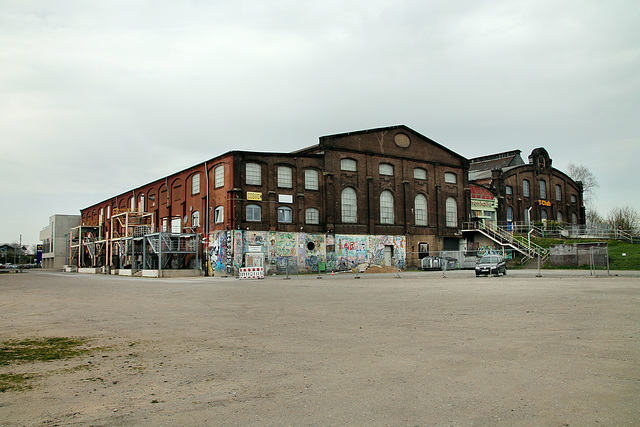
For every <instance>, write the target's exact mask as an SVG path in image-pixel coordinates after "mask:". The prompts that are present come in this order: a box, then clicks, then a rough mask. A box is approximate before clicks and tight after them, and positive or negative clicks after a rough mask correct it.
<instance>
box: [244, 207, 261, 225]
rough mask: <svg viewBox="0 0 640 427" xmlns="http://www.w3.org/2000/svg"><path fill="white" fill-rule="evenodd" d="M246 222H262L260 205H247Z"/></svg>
mask: <svg viewBox="0 0 640 427" xmlns="http://www.w3.org/2000/svg"><path fill="white" fill-rule="evenodd" d="M246 213H247V221H252V222H260V221H262V208H261V207H260V205H247V207H246Z"/></svg>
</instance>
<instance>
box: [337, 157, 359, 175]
mask: <svg viewBox="0 0 640 427" xmlns="http://www.w3.org/2000/svg"><path fill="white" fill-rule="evenodd" d="M340 170H343V171H353V172H355V170H356V161H355V160H353V159H342V160H340Z"/></svg>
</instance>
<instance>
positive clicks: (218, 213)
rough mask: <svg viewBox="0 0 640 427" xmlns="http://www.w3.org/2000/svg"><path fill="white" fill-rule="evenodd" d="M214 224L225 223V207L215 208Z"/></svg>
mask: <svg viewBox="0 0 640 427" xmlns="http://www.w3.org/2000/svg"><path fill="white" fill-rule="evenodd" d="M247 221H248V220H247ZM258 221H259V220H258ZM213 222H215V223H216V224H220V223H223V222H224V206H218V207H216V208H215V210H214V211H213Z"/></svg>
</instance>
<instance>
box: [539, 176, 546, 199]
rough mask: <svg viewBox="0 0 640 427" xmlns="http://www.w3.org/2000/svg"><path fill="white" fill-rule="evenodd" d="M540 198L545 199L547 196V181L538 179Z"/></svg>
mask: <svg viewBox="0 0 640 427" xmlns="http://www.w3.org/2000/svg"><path fill="white" fill-rule="evenodd" d="M540 198H541V199H542V200H546V198H547V181H545V180H543V179H541V180H540Z"/></svg>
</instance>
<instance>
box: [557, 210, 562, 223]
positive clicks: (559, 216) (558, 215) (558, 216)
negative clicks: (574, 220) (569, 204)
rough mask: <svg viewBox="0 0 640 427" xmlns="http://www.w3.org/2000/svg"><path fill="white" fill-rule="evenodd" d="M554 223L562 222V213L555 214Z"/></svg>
mask: <svg viewBox="0 0 640 427" xmlns="http://www.w3.org/2000/svg"><path fill="white" fill-rule="evenodd" d="M556 221H558V222H562V212H560V211H558V212H557V213H556Z"/></svg>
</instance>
